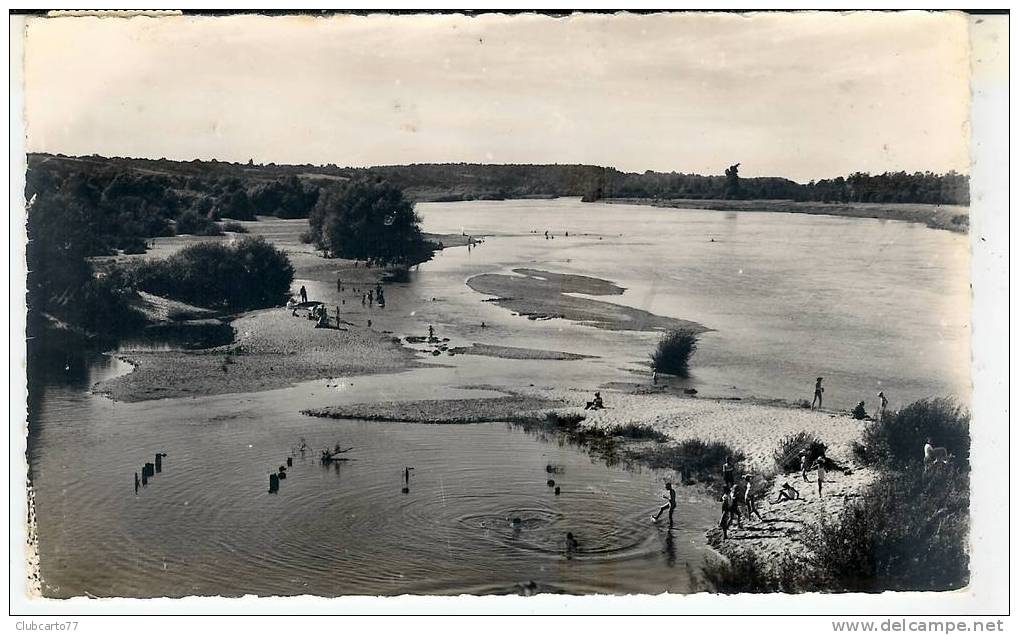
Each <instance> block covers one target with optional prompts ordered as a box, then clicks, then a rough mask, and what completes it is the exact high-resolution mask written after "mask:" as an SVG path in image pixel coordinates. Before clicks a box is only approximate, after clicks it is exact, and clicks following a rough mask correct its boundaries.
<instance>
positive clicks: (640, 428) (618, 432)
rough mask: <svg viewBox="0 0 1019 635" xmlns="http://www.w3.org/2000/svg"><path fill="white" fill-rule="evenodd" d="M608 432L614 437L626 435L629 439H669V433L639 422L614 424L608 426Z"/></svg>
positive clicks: (660, 440) (659, 440)
mask: <svg viewBox="0 0 1019 635" xmlns="http://www.w3.org/2000/svg"><path fill="white" fill-rule="evenodd" d="M605 432H606V434H608V435H610V436H614V437H624V438H627V439H639V440H650V441H658V442H662V441H668V440H669V435H667V434H665V433H664V432H660V431H658V430H656V429H655V428H653V427H652V426H649V425H644V424H639V423H626V424H621V425H616V426H612V427H611V428H608V429H607V430H606V431H605Z"/></svg>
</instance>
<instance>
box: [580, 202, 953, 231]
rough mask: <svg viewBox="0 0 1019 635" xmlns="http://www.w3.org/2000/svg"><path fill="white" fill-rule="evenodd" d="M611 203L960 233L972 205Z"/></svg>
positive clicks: (610, 203) (611, 203)
mask: <svg viewBox="0 0 1019 635" xmlns="http://www.w3.org/2000/svg"><path fill="white" fill-rule="evenodd" d="M598 202H599V203H606V204H608V205H613V204H616V205H648V206H651V207H671V208H676V209H698V210H714V211H725V212H782V213H788V214H815V215H821V216H843V217H847V218H876V219H879V220H896V221H905V222H908V223H922V224H924V225H926V226H927V227H929V228H931V229H943V230H946V231H951V232H956V233H960V234H966V233H969V208H968V207H964V206H957V205H927V204H922V203H822V202H818V201H793V200H782V199H748V200H735V199H734V200H724V199H686V198H684V199H652V198H606V199H601V200H599V201H598Z"/></svg>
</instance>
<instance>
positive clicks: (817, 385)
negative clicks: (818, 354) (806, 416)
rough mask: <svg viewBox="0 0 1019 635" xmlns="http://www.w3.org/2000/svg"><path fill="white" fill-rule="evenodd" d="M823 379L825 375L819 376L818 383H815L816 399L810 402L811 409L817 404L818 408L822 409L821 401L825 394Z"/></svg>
mask: <svg viewBox="0 0 1019 635" xmlns="http://www.w3.org/2000/svg"><path fill="white" fill-rule="evenodd" d="M823 380H824V377H818V378H817V383H815V384H814V401H812V402H811V403H810V409H811V410H813V409H814V405H815V404H816V405H817V409H818V410H820V409H821V401H822V400H823V399H822V397H823V395H824V388H822V387H821V382H822V381H823Z"/></svg>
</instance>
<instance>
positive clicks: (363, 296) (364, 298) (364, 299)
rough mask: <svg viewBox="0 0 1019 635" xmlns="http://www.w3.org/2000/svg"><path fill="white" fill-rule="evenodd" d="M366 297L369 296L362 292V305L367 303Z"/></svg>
mask: <svg viewBox="0 0 1019 635" xmlns="http://www.w3.org/2000/svg"><path fill="white" fill-rule="evenodd" d="M366 297H367V296H365V294H363V293H362V294H361V306H364V305H365V301H366Z"/></svg>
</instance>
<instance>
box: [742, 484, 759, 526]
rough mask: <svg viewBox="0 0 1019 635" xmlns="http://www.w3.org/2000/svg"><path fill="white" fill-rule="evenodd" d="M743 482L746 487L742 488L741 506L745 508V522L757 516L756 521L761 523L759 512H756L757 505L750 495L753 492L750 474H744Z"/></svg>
mask: <svg viewBox="0 0 1019 635" xmlns="http://www.w3.org/2000/svg"><path fill="white" fill-rule="evenodd" d="M743 480H744V481H746V485H745V486H744V488H743V505H744V506H745V507H746V508H747V520H750V519H751V518H753V517H754V515H755V514H756V515H757V520H760V521H763V520H764V518H763V517H761V512H759V511H757V503H756V502H755V501H754V496H753V494H752V490H753V477H752V476H751V475H750V474H744V475H743Z"/></svg>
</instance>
